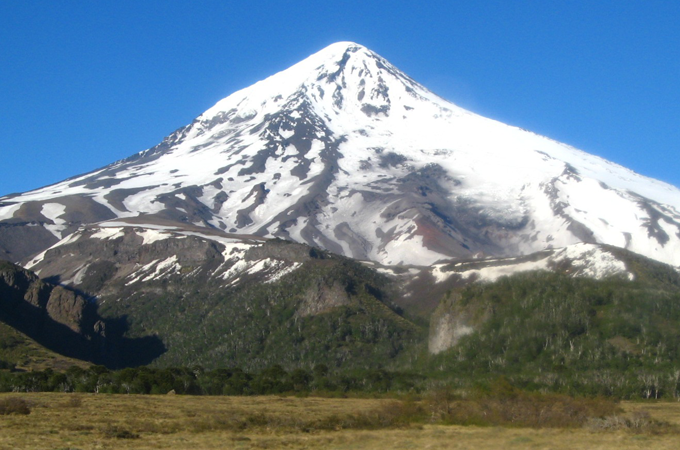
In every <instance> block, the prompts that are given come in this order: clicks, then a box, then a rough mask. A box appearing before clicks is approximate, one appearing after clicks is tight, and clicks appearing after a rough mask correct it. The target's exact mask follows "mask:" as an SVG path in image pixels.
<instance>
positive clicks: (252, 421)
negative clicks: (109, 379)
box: [0, 393, 680, 450]
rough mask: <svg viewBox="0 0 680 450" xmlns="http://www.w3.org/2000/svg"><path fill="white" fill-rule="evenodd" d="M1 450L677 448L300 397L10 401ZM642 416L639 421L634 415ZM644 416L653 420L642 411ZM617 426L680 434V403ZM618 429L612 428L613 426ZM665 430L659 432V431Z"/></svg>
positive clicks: (383, 404) (634, 434) (668, 440)
mask: <svg viewBox="0 0 680 450" xmlns="http://www.w3.org/2000/svg"><path fill="white" fill-rule="evenodd" d="M9 398H20V399H22V400H23V401H25V402H26V404H28V405H30V409H31V411H30V414H28V415H4V416H0V450H4V449H61V450H65V449H71V450H73V449H78V450H88V449H189V448H191V449H199V450H200V449H205V450H207V449H224V448H235V449H260V448H271V449H277V448H287V449H303V448H304V449H317V448H318V449H381V450H384V449H388V448H389V449H392V448H394V449H418V448H430V449H444V448H446V449H457V448H459V449H464V448H474V449H478V450H484V449H492V448H493V449H498V448H511V449H512V448H517V449H523V448H537V449H540V448H553V449H572V448H598V449H610V448H611V449H616V450H626V449H640V448H644V449H646V450H649V449H656V448H658V449H676V448H678V441H679V440H680V437H679V436H678V434H675V433H674V432H673V431H669V430H672V428H667V429H664V430H662V431H664V432H662V433H661V434H655V432H641V431H640V430H636V429H631V428H616V427H612V428H602V427H600V428H597V429H593V428H592V427H580V428H516V427H512V428H507V427H497V426H496V427H494V426H485V427H479V426H456V425H449V426H443V425H428V424H417V423H416V424H409V423H407V422H408V421H405V419H404V418H405V417H410V415H413V416H414V417H415V416H417V414H416V413H418V412H419V411H420V410H419V409H418V406H417V404H415V403H413V402H396V401H394V400H382V399H328V398H313V397H309V398H294V397H185V396H133V395H130V396H126V395H74V394H50V393H36V394H21V395H19V394H3V395H0V402H1V401H4V400H6V399H9ZM636 411H637V412H636ZM640 411H647V412H646V413H645V412H640ZM620 417H631V418H633V417H637V418H638V419H640V418H643V419H644V420H656V421H667V422H671V423H675V424H678V425H680V404H678V403H649V404H647V403H644V404H641V403H625V404H623V405H622V411H621V412H620ZM612 420H613V419H612ZM657 431H658V430H657Z"/></svg>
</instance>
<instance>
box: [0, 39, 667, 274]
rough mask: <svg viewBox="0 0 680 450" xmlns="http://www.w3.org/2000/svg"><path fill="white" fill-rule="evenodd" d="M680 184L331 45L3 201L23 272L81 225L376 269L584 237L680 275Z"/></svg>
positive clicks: (11, 246)
mask: <svg viewBox="0 0 680 450" xmlns="http://www.w3.org/2000/svg"><path fill="white" fill-rule="evenodd" d="M679 211H680V190H678V189H677V188H675V187H673V186H671V185H668V184H666V183H663V182H660V181H657V180H653V179H650V178H647V177H643V176H641V175H638V174H636V173H634V172H632V171H630V170H628V169H626V168H623V167H621V166H619V165H616V164H614V163H611V162H609V161H606V160H604V159H602V158H599V157H596V156H593V155H590V154H588V153H585V152H582V151H580V150H577V149H574V148H572V147H570V146H568V145H565V144H561V143H559V142H555V141H553V140H550V139H548V138H546V137H542V136H538V135H536V134H534V133H531V132H528V131H525V130H521V129H519V128H516V127H512V126H508V125H505V124H502V123H500V122H497V121H494V120H490V119H487V118H484V117H481V116H478V115H476V114H473V113H471V112H469V111H466V110H464V109H461V108H459V107H457V106H456V105H454V104H452V103H450V102H448V101H446V100H444V99H442V98H440V97H438V96H436V95H434V94H433V93H431V92H430V91H428V90H427V89H426V88H424V87H423V86H421V85H419V84H418V83H416V82H415V81H413V80H412V79H411V78H409V77H408V76H406V75H404V74H403V73H402V72H400V71H399V70H398V69H396V68H395V67H394V66H392V65H391V64H390V63H389V62H387V61H386V60H385V59H383V58H382V57H380V56H378V55H376V54H375V53H373V52H371V51H370V50H368V49H366V48H365V47H362V46H360V45H357V44H354V43H347V42H340V43H336V44H333V45H331V46H329V47H327V48H325V49H323V50H321V51H320V52H318V53H316V54H314V55H312V56H310V57H309V58H307V59H305V60H304V61H302V62H300V63H298V64H296V65H294V66H292V67H290V68H289V69H287V70H284V71H283V72H280V73H278V74H276V75H273V76H272V77H270V78H267V79H265V80H263V81H260V82H259V83H256V84H254V85H252V86H250V87H248V88H246V89H243V90H240V91H238V92H235V93H234V94H232V95H230V96H229V97H227V98H225V99H223V100H221V101H219V102H218V103H217V104H216V105H215V106H213V107H212V108H210V109H209V110H208V111H206V112H205V113H203V114H201V115H200V116H199V117H198V118H197V119H196V120H195V121H194V122H192V123H191V124H190V125H188V126H186V127H184V128H181V129H179V130H177V131H175V132H174V133H173V134H171V135H170V136H168V137H167V138H166V139H165V140H164V141H163V142H162V143H160V144H159V145H157V146H156V147H153V148H151V149H149V150H146V151H143V152H141V153H139V154H137V155H134V156H132V157H130V158H128V159H125V160H122V161H118V162H116V163H113V164H111V165H109V166H106V167H104V168H102V169H100V170H97V171H94V172H91V173H89V174H85V175H82V176H77V177H74V178H71V179H69V180H66V181H63V182H61V183H58V184H55V185H52V186H48V187H45V188H42V189H38V190H35V191H31V192H28V193H24V194H19V195H13V196H8V197H3V198H0V250H4V251H5V254H6V258H7V259H12V260H15V261H18V260H22V259H25V258H27V257H28V256H30V255H32V254H35V253H38V252H40V251H43V250H45V249H46V248H47V247H49V246H50V245H52V244H54V243H55V242H57V241H58V240H60V239H62V238H65V237H67V236H68V235H69V234H70V233H73V232H74V231H75V230H76V229H77V228H78V227H79V226H80V225H82V224H88V223H94V222H99V221H103V220H112V219H121V218H124V219H125V220H127V221H128V222H130V223H136V224H155V225H156V226H158V225H159V224H161V225H164V226H168V227H178V228H181V227H182V226H183V224H190V225H191V226H201V227H208V228H214V229H220V230H223V231H225V232H228V233H238V234H242V235H257V236H263V237H281V238H285V239H290V240H293V241H298V242H303V243H307V244H311V245H313V246H316V247H321V248H324V249H328V250H331V251H333V252H336V253H341V254H344V255H347V256H350V257H354V258H360V259H370V260H373V261H376V262H380V263H382V264H399V263H405V264H422V265H425V264H432V263H434V262H435V261H437V260H441V259H448V258H456V257H470V256H472V255H475V254H479V253H482V254H485V255H493V256H513V255H521V254H528V253H531V252H535V251H539V250H543V249H545V248H554V247H564V246H567V245H571V244H575V243H579V242H586V243H604V244H610V245H614V246H618V247H623V248H627V249H629V250H632V251H634V252H637V253H641V254H643V255H646V256H648V257H651V258H654V259H657V260H660V261H663V262H666V263H670V264H673V265H680V212H679Z"/></svg>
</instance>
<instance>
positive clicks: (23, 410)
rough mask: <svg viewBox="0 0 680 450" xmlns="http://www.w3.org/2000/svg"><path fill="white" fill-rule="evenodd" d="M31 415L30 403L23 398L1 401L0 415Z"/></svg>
mask: <svg viewBox="0 0 680 450" xmlns="http://www.w3.org/2000/svg"><path fill="white" fill-rule="evenodd" d="M30 413H31V408H30V406H29V404H28V402H27V401H26V400H24V399H22V398H17V397H10V398H5V399H2V400H0V415H3V416H6V415H8V414H30Z"/></svg>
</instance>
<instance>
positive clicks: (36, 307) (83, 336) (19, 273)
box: [0, 262, 105, 360]
mask: <svg viewBox="0 0 680 450" xmlns="http://www.w3.org/2000/svg"><path fill="white" fill-rule="evenodd" d="M0 318H1V319H2V320H3V321H4V322H6V323H7V324H9V325H11V326H13V327H14V328H16V329H18V330H19V331H21V332H23V333H25V334H27V335H28V336H30V337H31V338H33V339H35V340H36V341H38V342H39V343H41V344H43V345H45V346H46V347H48V348H50V349H52V350H55V351H58V352H59V353H62V354H64V355H67V356H72V357H76V358H80V359H88V360H101V359H102V358H103V357H104V355H102V354H99V353H98V351H99V350H100V349H101V348H103V346H104V345H105V341H104V337H105V325H104V323H103V322H100V321H99V319H98V317H97V315H96V307H95V306H94V304H92V303H91V302H88V301H87V299H85V298H84V297H83V296H82V295H79V294H77V293H76V292H74V291H72V290H69V289H66V288H64V287H61V286H55V285H52V284H50V283H46V282H44V281H42V280H40V279H39V278H38V277H37V276H36V275H35V274H34V273H32V272H29V271H27V270H24V269H22V268H20V267H18V266H16V265H14V264H11V263H8V262H0Z"/></svg>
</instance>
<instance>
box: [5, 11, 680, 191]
mask: <svg viewBox="0 0 680 450" xmlns="http://www.w3.org/2000/svg"><path fill="white" fill-rule="evenodd" d="M415 5H416V4H415V3H413V2H406V1H394V0H393V1H371V0H362V1H339V0H336V1H334V2H312V1H280V0H279V1H257V0H253V1H250V2H245V1H211V0H202V1H189V0H185V1H173V0H164V1H160V0H159V1H143V0H135V1H128V0H116V1H89V2H81V1H75V0H73V1H69V0H62V1H32V0H4V1H2V2H0V123H1V124H2V135H1V137H0V195H4V194H8V193H11V192H21V191H26V190H29V189H34V188H37V187H40V186H43V185H47V184H50V183H54V182H57V181H60V180H62V179H64V178H67V177H69V176H73V175H77V174H80V173H84V172H87V171H90V170H93V169H95V168H98V167H101V166H103V165H106V164H108V163H111V162H113V161H115V160H118V159H121V158H124V157H126V156H129V155H131V154H133V153H136V152H138V151H141V150H144V149H146V148H148V147H151V146H153V145H155V144H157V143H158V142H160V141H161V140H162V138H163V137H164V136H166V135H167V134H169V133H171V132H172V131H173V130H175V129H176V128H178V127H180V126H183V125H185V124H187V123H189V122H191V120H193V119H194V118H195V117H196V116H198V115H199V114H200V113H202V112H203V111H204V110H206V109H207V108H209V107H210V106H212V105H213V104H214V103H216V102H217V101H218V100H220V99H221V98H223V97H226V96H227V95H228V94H230V93H231V92H233V91H235V90H237V89H240V88H243V87H246V86H249V85H250V84H252V83H254V82H256V81H258V80H260V79H262V78H265V77H266V76H269V75H271V74H273V73H275V72H278V71H280V70H283V69H285V68H287V67H288V66H290V65H292V64H294V63H295V62H297V61H299V60H301V59H303V58H305V57H307V56H308V55H310V54H312V53H314V52H316V51H317V50H320V49H321V48H323V47H325V46H326V45H328V44H331V43H333V42H335V41H341V40H348V41H355V42H358V43H360V44H363V45H365V46H367V47H369V48H370V49H372V50H374V51H376V52H377V53H379V54H381V55H382V56H384V57H385V58H387V59H388V60H390V61H391V62H392V63H393V64H395V65H396V66H397V67H399V68H400V69H402V70H403V71H404V72H406V73H407V74H409V75H410V76H412V77H413V78H415V79H416V80H417V81H419V82H420V83H422V84H424V85H425V86H426V87H428V88H430V89H431V90H433V91H434V92H436V93H438V94H439V95H441V96H443V97H445V98H447V99H449V100H451V101H453V102H455V103H457V104H459V105H460V106H462V107H464V108H467V109H470V110H472V111H474V112H476V113H479V114H482V115H485V116H487V117H491V118H494V119H497V120H500V121H503V122H506V123H508V124H511V125H516V126H519V127H522V128H526V129H529V130H531V131H534V132H536V133H539V134H543V135H546V136H549V137H551V138H553V139H556V140H559V141H562V142H566V143H568V144H571V145H573V146H575V147H578V148H580V149H582V150H585V151H588V152H590V153H594V154H597V155H600V156H603V157H605V158H607V159H610V160H612V161H614V162H617V163H619V164H622V165H624V166H627V167H629V168H631V169H633V170H635V171H637V172H639V173H642V174H644V175H648V176H652V177H654V178H659V179H661V180H664V181H667V182H670V183H672V184H674V185H676V186H680V151H679V150H680V148H679V143H680V31H679V30H680V2H678V1H673V0H668V1H657V0H644V1H643V0H626V1H617V0H609V1H606V0H603V1H592V0H591V1H559V2H558V1H545V0H536V1H507V0H504V1H500V0H499V1H485V0H479V1H453V0H449V1H427V2H422V3H419V4H418V6H417V7H416V6H415Z"/></svg>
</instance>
